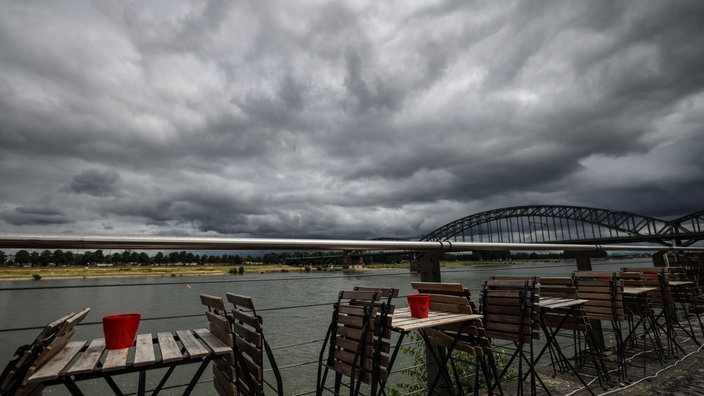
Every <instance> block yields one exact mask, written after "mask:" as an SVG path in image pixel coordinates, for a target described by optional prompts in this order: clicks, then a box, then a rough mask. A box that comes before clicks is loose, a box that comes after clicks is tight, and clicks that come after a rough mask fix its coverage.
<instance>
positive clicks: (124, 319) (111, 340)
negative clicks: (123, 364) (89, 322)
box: [103, 313, 142, 349]
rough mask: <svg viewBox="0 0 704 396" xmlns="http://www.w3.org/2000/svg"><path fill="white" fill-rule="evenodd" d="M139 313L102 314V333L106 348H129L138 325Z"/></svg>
mask: <svg viewBox="0 0 704 396" xmlns="http://www.w3.org/2000/svg"><path fill="white" fill-rule="evenodd" d="M141 317H142V315H140V314H137V313H135V314H116V315H108V316H103V334H104V335H105V347H106V348H107V349H123V348H129V347H131V346H132V344H133V343H134V337H135V336H136V335H137V328H138V327H139V319H140V318H141Z"/></svg>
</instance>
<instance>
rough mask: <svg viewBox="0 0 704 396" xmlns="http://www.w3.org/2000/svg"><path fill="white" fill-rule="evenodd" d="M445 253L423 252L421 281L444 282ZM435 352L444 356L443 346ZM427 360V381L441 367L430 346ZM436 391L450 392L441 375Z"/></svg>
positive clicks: (433, 376)
mask: <svg viewBox="0 0 704 396" xmlns="http://www.w3.org/2000/svg"><path fill="white" fill-rule="evenodd" d="M443 253H444V252H443V251H442V250H432V251H429V252H425V253H423V255H422V256H421V257H420V259H419V260H418V267H417V268H418V269H419V270H420V280H421V282H442V279H441V277H440V259H441V258H442V255H443ZM438 352H439V353H438ZM435 353H436V356H442V353H444V352H443V351H441V348H438V351H436V352H435ZM425 362H426V366H425V370H426V373H427V375H428V376H427V380H426V381H430V378H435V377H436V376H437V374H438V373H439V367H438V366H437V364H436V363H435V361H434V360H433V356H432V354H431V351H430V350H429V349H428V347H426V351H425ZM435 392H436V393H437V394H439V395H449V394H450V388H449V386H448V384H447V383H446V382H445V379H444V378H442V377H441V378H440V380H439V381H438V383H437V385H436V387H435Z"/></svg>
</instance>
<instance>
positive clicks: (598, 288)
mask: <svg viewBox="0 0 704 396" xmlns="http://www.w3.org/2000/svg"><path fill="white" fill-rule="evenodd" d="M572 278H573V279H574V284H575V285H576V286H577V292H578V293H579V296H580V298H583V299H586V300H589V301H588V302H587V303H586V304H585V305H584V310H585V313H586V315H587V317H588V318H589V320H592V321H593V320H606V321H610V322H611V328H612V330H613V335H614V340H615V343H616V345H615V350H616V357H617V359H616V372H617V374H618V377H619V380H621V381H627V380H628V371H627V366H626V355H625V353H626V352H625V346H624V343H623V336H622V330H621V323H622V322H625V321H627V320H628V315H627V312H626V309H625V306H624V303H623V283H622V282H621V280H619V279H618V278H617V277H616V274H615V273H614V272H608V271H577V272H573V273H572Z"/></svg>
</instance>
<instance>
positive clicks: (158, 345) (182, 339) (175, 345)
mask: <svg viewBox="0 0 704 396" xmlns="http://www.w3.org/2000/svg"><path fill="white" fill-rule="evenodd" d="M130 351H133V353H132V354H131V353H130ZM232 353H233V350H232V348H231V347H230V346H228V345H226V344H225V343H223V342H222V341H220V339H218V338H217V337H216V336H215V335H213V334H212V333H211V332H210V331H209V330H207V329H195V330H179V331H175V332H163V333H157V334H156V335H152V334H139V335H138V336H137V337H136V341H135V345H134V346H133V347H131V348H124V349H113V350H108V349H105V339H104V338H96V339H94V340H91V341H73V342H69V343H68V344H66V346H65V347H64V348H63V349H62V350H61V351H60V352H59V353H58V354H57V355H56V356H54V357H53V358H52V359H51V360H49V361H48V362H47V363H46V364H44V365H43V366H42V367H41V368H39V370H37V371H36V372H35V373H34V374H32V375H31V376H30V377H29V380H28V381H29V383H36V382H41V383H44V384H45V385H55V384H64V385H65V386H66V387H67V388H68V390H69V391H70V392H71V394H73V395H82V394H83V393H82V392H81V390H80V389H79V388H78V386H77V385H76V382H78V381H83V380H88V379H94V378H104V379H105V381H106V382H107V383H108V385H109V386H110V388H112V390H113V391H114V392H115V394H122V391H121V390H120V388H119V386H118V385H117V383H115V381H114V380H113V378H112V377H113V376H115V375H120V374H126V373H133V372H138V373H139V387H138V394H139V395H144V394H145V392H146V390H145V387H146V385H145V384H146V371H148V370H153V369H158V368H165V367H167V368H168V370H167V372H166V373H165V374H164V376H163V377H162V379H161V381H160V382H159V385H158V386H157V387H156V389H155V390H154V391H153V393H152V394H157V393H159V391H160V390H161V389H162V387H163V386H164V385H165V383H166V381H167V380H168V378H169V376H171V373H172V372H173V370H174V369H175V367H176V366H180V365H184V364H194V363H200V367H199V368H198V370H197V371H196V373H195V374H194V375H193V377H192V379H191V381H190V383H189V384H188V387H187V388H186V390H185V391H184V395H187V394H189V393H190V392H191V391H192V390H193V387H194V386H195V384H196V383H197V382H198V379H199V378H200V376H201V375H202V374H203V371H204V370H205V367H206V366H207V365H208V363H209V362H210V361H211V360H213V359H216V358H218V357H222V356H226V355H230V354H232ZM130 356H131V357H132V358H130Z"/></svg>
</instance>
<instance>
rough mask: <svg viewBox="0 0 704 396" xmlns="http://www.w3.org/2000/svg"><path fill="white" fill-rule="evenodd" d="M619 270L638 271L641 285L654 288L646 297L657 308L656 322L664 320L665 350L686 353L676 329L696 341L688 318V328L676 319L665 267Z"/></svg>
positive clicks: (674, 303)
mask: <svg viewBox="0 0 704 396" xmlns="http://www.w3.org/2000/svg"><path fill="white" fill-rule="evenodd" d="M621 271H622V272H639V273H640V274H641V278H642V280H643V285H645V286H649V287H653V288H654V290H653V291H651V292H650V293H648V298H649V300H650V303H651V305H652V306H653V308H656V309H659V312H658V313H657V315H656V318H655V319H656V322H657V323H658V324H660V321H661V320H663V321H664V329H663V331H664V332H665V335H666V336H667V351H668V353H669V355H671V356H675V355H676V351H677V350H679V351H680V352H681V353H682V354H686V352H685V350H684V348H682V346H681V345H680V344H679V342H678V340H677V333H676V329H677V328H679V329H680V330H681V331H682V332H683V333H684V334H685V335H686V336H687V337H689V338H691V339H693V340H694V341H695V342H697V341H696V337H695V335H694V329H693V328H692V324H691V322H690V321H689V318H687V324H688V325H689V330H687V329H686V328H685V327H684V326H683V325H682V324H681V323H680V321H679V320H678V319H677V305H676V301H675V297H674V295H673V292H672V287H671V286H670V283H669V281H668V278H667V275H666V272H665V267H624V268H621ZM685 312H686V311H685Z"/></svg>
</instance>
